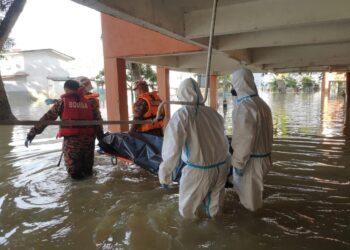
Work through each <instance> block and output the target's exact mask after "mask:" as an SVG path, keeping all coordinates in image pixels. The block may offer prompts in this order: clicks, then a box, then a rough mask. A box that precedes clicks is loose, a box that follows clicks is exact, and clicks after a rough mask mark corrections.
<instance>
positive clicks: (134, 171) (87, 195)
mask: <svg viewBox="0 0 350 250" xmlns="http://www.w3.org/2000/svg"><path fill="white" fill-rule="evenodd" d="M261 96H262V97H263V98H264V99H265V100H266V101H267V103H268V104H269V105H270V106H271V108H272V111H273V116H274V126H275V128H274V131H275V133H274V146H273V161H274V165H273V169H272V171H271V172H270V173H269V175H268V177H267V179H266V182H265V192H264V197H265V201H264V208H263V209H262V210H260V211H259V212H257V213H250V212H248V211H246V210H245V209H243V208H242V207H241V206H240V204H239V202H238V199H237V197H236V195H235V194H234V192H233V191H231V190H227V195H226V198H225V207H224V210H223V215H222V216H221V217H220V218H217V219H207V218H201V219H199V220H197V221H184V220H182V219H181V217H180V216H179V214H178V212H177V206H178V205H177V202H178V195H177V190H176V189H174V190H172V191H170V192H166V191H164V190H162V189H160V188H159V184H158V180H157V178H156V177H154V176H152V175H151V174H149V173H147V172H145V171H143V170H141V169H140V168H138V167H137V166H133V165H132V166H127V165H123V164H122V163H120V164H118V165H117V166H113V165H112V164H111V162H110V158H109V157H107V156H103V155H96V157H95V169H96V175H95V176H94V177H92V178H90V179H87V180H84V181H73V180H71V179H70V178H68V177H67V174H66V171H65V168H64V164H61V166H60V167H58V166H57V162H58V160H59V157H60V149H61V141H59V140H56V139H55V134H56V129H57V127H53V126H52V127H49V128H47V130H46V131H45V132H44V133H43V134H42V135H40V136H37V137H36V138H35V140H34V141H33V143H32V145H30V147H29V148H28V149H27V148H25V147H24V146H23V142H24V139H25V135H26V132H27V131H28V129H29V127H24V126H16V127H9V126H8V127H4V126H2V127H0V129H1V133H0V142H1V143H0V249H84V250H85V249H268V250H271V249H317V250H323V249H326V250H330V249H350V226H349V225H350V139H349V138H348V137H346V136H344V135H343V128H344V125H343V124H344V99H343V98H342V97H332V98H327V97H326V98H322V97H321V94H320V93H314V94H269V93H261ZM12 102H16V105H14V104H13V111H14V113H15V114H16V115H17V117H19V118H22V119H27V118H31V119H37V118H39V117H40V116H41V115H42V114H43V112H44V111H45V110H46V109H47V106H44V105H40V104H36V103H34V104H28V103H27V102H26V101H25V100H21V99H18V98H17V99H16V100H12ZM230 109H232V102H231V101H230V102H229V110H228V112H227V113H226V121H227V128H228V131H230V130H231V128H230V119H231V114H230ZM220 111H222V106H220Z"/></svg>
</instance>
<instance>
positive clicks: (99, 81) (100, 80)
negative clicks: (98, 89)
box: [95, 69, 105, 86]
mask: <svg viewBox="0 0 350 250" xmlns="http://www.w3.org/2000/svg"><path fill="white" fill-rule="evenodd" d="M95 81H96V84H97V85H98V86H103V85H104V84H105V71H104V70H103V69H102V70H100V72H98V75H97V76H96V77H95Z"/></svg>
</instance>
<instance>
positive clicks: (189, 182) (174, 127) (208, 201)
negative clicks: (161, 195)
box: [159, 78, 230, 218]
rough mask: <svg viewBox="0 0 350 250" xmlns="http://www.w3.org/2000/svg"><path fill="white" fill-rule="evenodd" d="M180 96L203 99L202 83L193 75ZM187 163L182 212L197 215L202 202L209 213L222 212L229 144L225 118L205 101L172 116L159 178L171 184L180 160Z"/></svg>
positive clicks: (179, 91)
mask: <svg viewBox="0 0 350 250" xmlns="http://www.w3.org/2000/svg"><path fill="white" fill-rule="evenodd" d="M177 96H178V99H179V100H180V101H186V102H196V103H198V104H199V103H200V102H201V101H202V100H203V97H202V94H201V92H200V89H199V87H198V84H197V82H196V81H195V80H193V79H192V78H188V79H185V80H184V81H182V82H181V84H180V87H179V89H178V92H177ZM180 157H181V159H182V160H183V161H184V162H185V163H186V166H185V167H184V168H183V170H182V176H181V180H180V190H179V212H180V214H181V215H182V216H183V217H185V218H195V217H196V215H197V210H198V208H199V207H200V205H201V204H203V206H204V209H205V211H206V213H207V215H208V216H209V217H213V216H215V215H217V214H218V212H219V211H220V209H221V207H222V205H223V198H224V193H225V188H224V187H225V182H226V178H227V175H228V166H229V164H230V162H229V147H228V141H227V138H226V136H225V133H224V120H223V118H222V117H221V116H220V115H219V114H218V113H217V112H216V111H215V110H213V109H212V108H210V107H206V106H204V105H184V106H182V108H181V109H179V110H178V111H177V112H176V113H175V114H174V115H173V116H172V117H171V119H170V121H169V123H168V125H167V127H166V130H165V134H164V141H163V149H162V158H163V162H162V163H161V165H160V167H159V182H160V183H161V184H171V182H172V181H171V175H172V172H173V170H174V168H175V167H176V165H177V163H178V161H179V160H180Z"/></svg>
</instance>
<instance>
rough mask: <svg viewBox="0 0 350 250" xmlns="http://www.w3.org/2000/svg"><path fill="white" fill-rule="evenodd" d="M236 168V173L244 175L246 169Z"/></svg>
mask: <svg viewBox="0 0 350 250" xmlns="http://www.w3.org/2000/svg"><path fill="white" fill-rule="evenodd" d="M234 169H235V174H236V175H238V176H240V177H242V176H243V174H244V170H243V169H240V168H234Z"/></svg>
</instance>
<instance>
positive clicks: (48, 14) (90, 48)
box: [10, 0, 103, 76]
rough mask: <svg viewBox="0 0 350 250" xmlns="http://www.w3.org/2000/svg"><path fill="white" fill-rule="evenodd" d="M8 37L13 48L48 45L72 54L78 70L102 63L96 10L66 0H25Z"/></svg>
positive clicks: (87, 70) (92, 68)
mask: <svg viewBox="0 0 350 250" xmlns="http://www.w3.org/2000/svg"><path fill="white" fill-rule="evenodd" d="M10 37H12V38H14V39H15V43H16V45H15V47H14V48H16V49H21V50H31V49H46V48H51V49H55V50H58V51H60V52H63V53H65V54H67V55H70V56H72V57H74V58H75V59H76V62H75V63H76V65H78V66H76V67H80V68H81V71H82V72H81V74H85V75H86V74H87V75H91V76H92V75H95V74H97V72H92V71H98V70H99V69H102V67H103V53H102V41H101V21H100V13H99V12H97V11H95V10H93V9H90V8H87V7H85V6H82V5H79V4H77V3H75V2H73V1H70V0H27V3H26V5H25V7H24V10H23V12H22V13H21V15H20V16H19V18H18V20H17V23H16V24H15V27H14V28H13V30H12V32H11V34H10Z"/></svg>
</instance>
